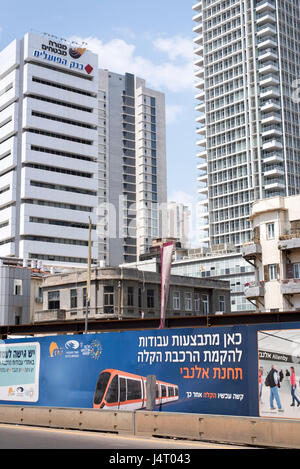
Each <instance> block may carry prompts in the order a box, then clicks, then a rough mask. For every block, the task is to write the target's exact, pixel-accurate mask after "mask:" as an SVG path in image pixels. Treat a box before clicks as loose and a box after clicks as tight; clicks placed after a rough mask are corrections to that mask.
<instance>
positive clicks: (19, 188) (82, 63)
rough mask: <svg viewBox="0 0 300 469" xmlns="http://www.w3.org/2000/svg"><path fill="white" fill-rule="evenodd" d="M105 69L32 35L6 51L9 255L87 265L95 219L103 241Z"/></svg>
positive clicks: (3, 155)
mask: <svg viewBox="0 0 300 469" xmlns="http://www.w3.org/2000/svg"><path fill="white" fill-rule="evenodd" d="M74 47H75V48H74ZM97 70H98V57H97V55H95V54H92V53H91V52H89V51H87V50H86V49H85V48H84V47H83V48H82V47H81V48H78V47H77V46H74V45H71V44H68V43H67V42H66V41H65V40H60V39H58V38H54V37H53V36H49V35H37V34H32V33H29V34H26V35H25V37H24V39H22V40H15V41H13V42H12V43H11V44H10V45H9V46H7V47H6V48H5V49H4V50H3V51H2V52H1V53H0V255H1V256H16V257H20V258H24V259H39V260H41V261H43V262H44V263H45V264H54V265H73V266H76V265H77V266H82V265H83V264H86V262H87V252H88V233H89V230H88V228H89V218H91V221H92V226H93V230H92V240H93V243H95V242H96V224H97V213H96V209H97V178H96V175H97V153H98V132H97V120H98V105H97V104H98V100H97V92H98V74H97ZM92 258H93V260H95V261H96V260H97V251H96V248H95V245H94V246H93V249H92Z"/></svg>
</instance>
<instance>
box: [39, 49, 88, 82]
mask: <svg viewBox="0 0 300 469" xmlns="http://www.w3.org/2000/svg"><path fill="white" fill-rule="evenodd" d="M41 49H42V50H38V49H35V50H34V52H33V56H34V57H36V58H39V59H42V60H46V61H47V62H52V63H56V64H58V65H63V66H67V67H68V68H69V69H71V70H72V69H73V70H79V71H85V72H86V73H87V74H88V75H90V74H91V73H92V71H93V70H94V69H93V67H92V66H91V65H90V64H87V65H85V64H82V63H80V62H78V59H80V57H82V56H83V54H84V53H85V51H86V49H85V48H81V47H78V48H73V47H70V48H69V49H68V46H67V45H65V44H60V43H58V42H55V41H51V40H49V41H48V44H44V43H42V48H41ZM68 53H69V55H70V57H71V58H72V59H74V60H68V58H67V57H68Z"/></svg>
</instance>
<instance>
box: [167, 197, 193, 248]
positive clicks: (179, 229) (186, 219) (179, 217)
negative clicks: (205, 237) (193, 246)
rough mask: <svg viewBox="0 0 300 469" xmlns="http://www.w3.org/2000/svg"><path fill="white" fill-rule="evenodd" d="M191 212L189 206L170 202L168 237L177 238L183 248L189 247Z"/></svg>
mask: <svg viewBox="0 0 300 469" xmlns="http://www.w3.org/2000/svg"><path fill="white" fill-rule="evenodd" d="M190 222H191V212H190V209H189V207H188V206H186V205H184V204H181V203H178V202H168V237H169V238H175V239H176V240H178V241H179V242H180V243H181V246H182V247H183V248H186V249H187V248H188V247H189V243H190V241H189V235H190V228H191V224H190Z"/></svg>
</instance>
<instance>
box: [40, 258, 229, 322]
mask: <svg viewBox="0 0 300 469" xmlns="http://www.w3.org/2000/svg"><path fill="white" fill-rule="evenodd" d="M160 293H161V275H160V274H159V273H158V272H152V271H148V272H147V271H143V270H139V269H136V268H125V267H121V266H120V267H108V268H94V269H92V270H91V275H90V303H89V304H88V305H87V270H81V271H72V272H69V273H60V274H55V275H49V276H47V277H45V278H44V279H43V309H41V310H40V311H38V312H36V313H35V322H42V321H57V320H74V319H83V318H84V317H85V316H86V312H87V309H88V316H89V317H91V318H99V319H103V318H115V319H116V318H119V319H122V318H143V317H145V318H147V317H150V318H151V317H159V316H160ZM218 312H219V313H224V314H226V313H230V286H229V283H228V282H224V281H219V280H212V279H199V278H192V277H183V276H177V275H171V277H170V291H169V299H168V304H167V311H166V317H167V316H176V315H178V316H182V315H184V316H197V315H204V314H215V313H218Z"/></svg>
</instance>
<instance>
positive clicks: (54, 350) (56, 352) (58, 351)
mask: <svg viewBox="0 0 300 469" xmlns="http://www.w3.org/2000/svg"><path fill="white" fill-rule="evenodd" d="M49 352H50V357H52V358H53V357H60V356H61V355H62V354H63V349H62V348H59V347H58V345H57V343H56V342H51V344H50V347H49Z"/></svg>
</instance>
